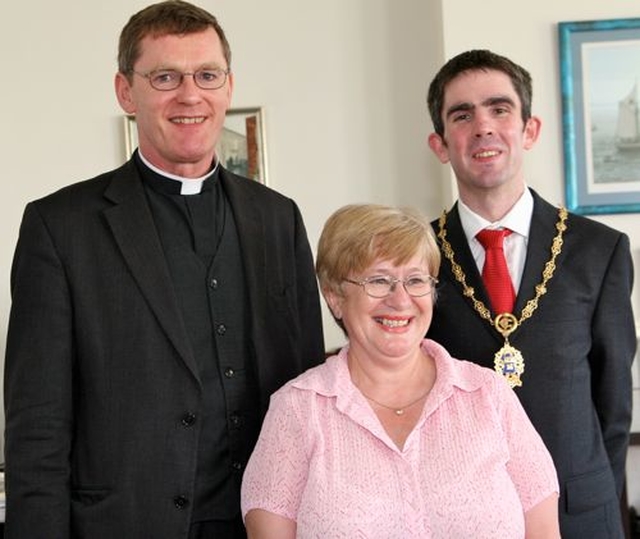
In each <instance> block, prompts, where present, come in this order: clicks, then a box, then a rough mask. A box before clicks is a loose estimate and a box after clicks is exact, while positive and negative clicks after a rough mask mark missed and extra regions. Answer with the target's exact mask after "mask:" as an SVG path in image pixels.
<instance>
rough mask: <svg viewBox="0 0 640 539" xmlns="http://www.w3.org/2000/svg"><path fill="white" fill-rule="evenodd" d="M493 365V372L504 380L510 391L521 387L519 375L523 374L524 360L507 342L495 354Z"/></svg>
mask: <svg viewBox="0 0 640 539" xmlns="http://www.w3.org/2000/svg"><path fill="white" fill-rule="evenodd" d="M493 365H494V369H495V371H496V372H497V373H498V374H501V375H502V376H504V377H505V378H506V380H507V383H508V384H509V386H510V387H511V389H513V388H514V387H520V386H521V385H522V380H520V375H521V374H522V373H523V372H524V358H523V357H522V354H521V353H520V351H519V350H517V349H515V348H514V347H513V346H511V345H510V344H509V341H507V342H505V344H504V346H503V347H502V348H500V350H498V351H497V352H496V355H495V356H494V359H493Z"/></svg>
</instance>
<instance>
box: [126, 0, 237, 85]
mask: <svg viewBox="0 0 640 539" xmlns="http://www.w3.org/2000/svg"><path fill="white" fill-rule="evenodd" d="M210 27H211V28H213V29H214V30H215V31H216V33H217V34H218V37H219V38H220V42H221V43H222V51H223V54H224V59H225V61H226V62H227V66H226V67H227V69H229V68H230V67H231V48H230V46H229V42H228V41H227V37H226V36H225V34H224V30H223V29H222V27H221V26H220V24H219V23H218V20H217V19H216V18H215V17H214V16H213V15H212V14H211V13H209V12H208V11H206V10H204V9H202V8H200V7H198V6H195V5H193V4H190V3H189V2H184V1H183V0H166V1H165V2H159V3H157V4H151V5H150V6H147V7H146V8H144V9H142V10H141V11H138V12H137V13H135V14H134V15H133V16H132V17H131V18H130V19H129V22H127V24H126V25H125V26H124V28H123V29H122V32H121V33H120V41H119V45H118V71H120V73H122V74H123V75H126V76H130V75H131V73H132V72H133V66H134V64H135V63H136V61H137V60H138V58H139V57H140V42H141V41H142V40H143V39H144V38H145V37H147V36H153V37H160V36H165V35H184V34H193V33H196V32H202V31H204V30H206V29H207V28H210Z"/></svg>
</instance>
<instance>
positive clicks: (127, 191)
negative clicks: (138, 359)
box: [104, 160, 199, 380]
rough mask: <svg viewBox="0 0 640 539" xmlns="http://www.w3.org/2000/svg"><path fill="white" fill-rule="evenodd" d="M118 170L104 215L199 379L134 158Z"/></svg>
mask: <svg viewBox="0 0 640 539" xmlns="http://www.w3.org/2000/svg"><path fill="white" fill-rule="evenodd" d="M121 170H122V173H120V174H116V176H115V177H114V179H113V181H112V182H111V184H110V186H109V187H108V188H107V190H106V191H105V197H107V198H108V199H110V200H111V201H112V202H114V203H115V205H114V206H112V207H111V208H109V209H107V210H105V212H104V215H105V218H106V220H107V223H108V224H109V226H110V228H111V231H112V232H113V235H114V237H115V240H116V242H117V243H118V246H119V247H120V251H121V252H122V256H123V257H124V259H125V261H126V263H127V265H128V266H129V269H130V270H131V273H132V274H133V276H134V279H135V280H136V282H137V284H138V286H139V287H140V290H141V291H142V293H143V294H144V296H145V297H146V299H147V301H148V302H149V306H150V307H151V310H152V311H153V313H154V314H155V316H156V318H157V319H158V321H159V323H160V325H161V326H162V328H163V329H164V331H165V332H166V334H167V336H168V337H169V339H170V340H171V342H172V343H173V345H174V347H175V348H176V350H177V351H178V353H179V354H180V356H181V357H182V359H183V360H184V362H185V363H186V364H187V366H188V368H189V369H190V370H191V372H192V373H193V375H194V377H195V378H196V379H198V380H199V375H198V368H197V365H196V362H195V358H194V356H193V352H192V350H191V346H190V344H189V339H188V336H187V332H186V329H185V327H184V322H183V320H182V317H181V316H180V311H179V306H178V302H177V299H176V297H175V294H174V291H173V290H174V289H173V284H172V282H171V277H170V274H169V269H168V267H167V264H166V260H165V256H164V252H163V249H162V245H161V243H160V239H159V237H158V234H157V231H156V228H155V224H154V221H153V216H152V214H151V211H150V209H149V205H148V203H147V198H146V195H145V192H144V188H143V186H142V182H141V180H140V177H139V175H138V172H137V170H136V168H135V164H134V163H133V160H131V161H129V162H128V163H127V164H126V165H125V166H124V167H123V168H122V169H121Z"/></svg>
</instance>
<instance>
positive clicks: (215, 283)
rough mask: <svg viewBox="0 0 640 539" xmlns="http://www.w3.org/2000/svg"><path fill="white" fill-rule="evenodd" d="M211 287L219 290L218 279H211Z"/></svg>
mask: <svg viewBox="0 0 640 539" xmlns="http://www.w3.org/2000/svg"><path fill="white" fill-rule="evenodd" d="M209 288H212V289H213V290H217V289H218V279H209Z"/></svg>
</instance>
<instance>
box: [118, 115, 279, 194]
mask: <svg viewBox="0 0 640 539" xmlns="http://www.w3.org/2000/svg"><path fill="white" fill-rule="evenodd" d="M124 142H125V158H126V159H128V158H129V157H130V156H131V154H132V153H133V151H134V150H135V149H136V148H137V146H138V132H137V129H136V120H135V117H134V116H131V115H126V116H125V117H124ZM216 152H217V155H218V158H219V159H220V163H221V164H222V166H224V167H225V168H226V169H227V170H229V171H231V172H234V173H236V174H239V175H240V176H245V177H247V178H250V179H252V180H255V181H258V182H260V183H263V184H266V183H267V148H266V140H265V127H264V111H263V109H262V107H250V108H237V109H229V110H228V111H227V117H226V119H225V122H224V127H223V129H222V134H221V136H220V140H219V141H218V146H217V148H216Z"/></svg>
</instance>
